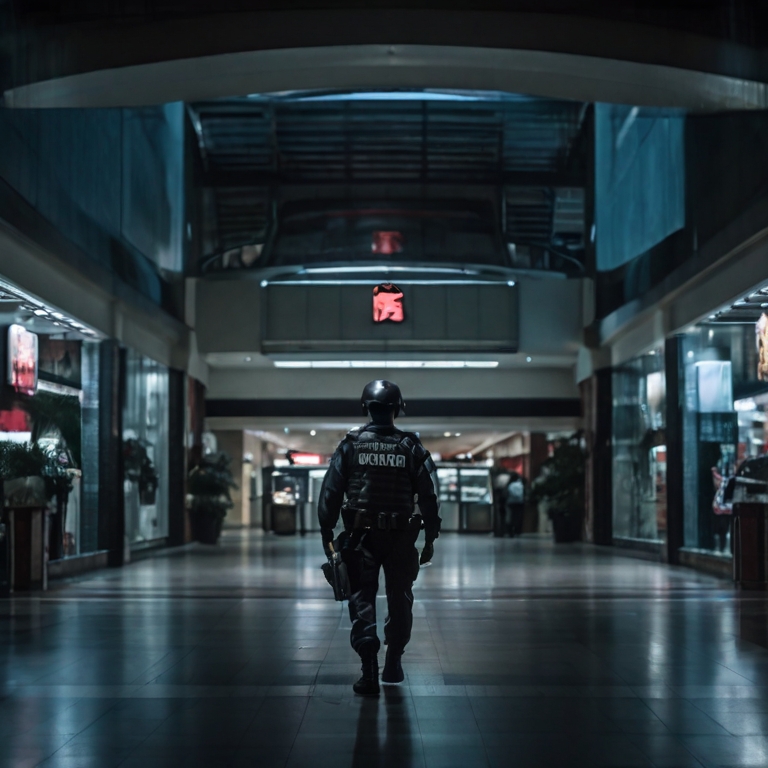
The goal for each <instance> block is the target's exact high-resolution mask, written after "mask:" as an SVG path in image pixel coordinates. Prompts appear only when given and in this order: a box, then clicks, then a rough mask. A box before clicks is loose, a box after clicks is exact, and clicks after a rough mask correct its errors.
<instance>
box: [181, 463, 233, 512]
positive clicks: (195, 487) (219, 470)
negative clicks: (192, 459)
mask: <svg viewBox="0 0 768 768" xmlns="http://www.w3.org/2000/svg"><path fill="white" fill-rule="evenodd" d="M231 464H232V459H231V458H230V457H229V456H228V455H227V454H226V453H224V452H219V453H215V454H210V455H208V456H203V457H202V458H201V459H200V462H199V463H198V465H197V466H196V467H193V468H192V469H191V470H190V472H189V476H188V478H187V490H188V491H189V493H190V494H192V497H193V499H192V510H193V511H194V512H200V513H202V514H210V515H213V516H215V517H220V518H223V517H224V516H225V515H226V514H227V510H228V509H231V508H232V506H233V504H232V497H231V495H230V490H231V489H232V488H237V483H235V480H234V477H233V476H232V470H231Z"/></svg>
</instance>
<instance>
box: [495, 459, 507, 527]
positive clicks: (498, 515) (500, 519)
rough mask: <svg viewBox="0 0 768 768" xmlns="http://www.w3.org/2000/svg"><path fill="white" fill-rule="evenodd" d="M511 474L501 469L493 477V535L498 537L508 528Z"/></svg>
mask: <svg viewBox="0 0 768 768" xmlns="http://www.w3.org/2000/svg"><path fill="white" fill-rule="evenodd" d="M509 480H510V475H509V472H506V471H505V470H503V469H502V470H501V472H499V473H498V474H497V475H496V477H494V478H493V481H492V485H493V516H494V525H493V535H494V536H496V537H497V538H498V537H501V536H504V533H505V531H506V530H507V522H506V520H507V486H508V485H509Z"/></svg>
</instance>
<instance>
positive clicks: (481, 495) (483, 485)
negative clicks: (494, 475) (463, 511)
mask: <svg viewBox="0 0 768 768" xmlns="http://www.w3.org/2000/svg"><path fill="white" fill-rule="evenodd" d="M460 478H461V501H462V502H463V503H465V504H490V503H491V474H490V472H489V471H488V470H487V469H462V470H460Z"/></svg>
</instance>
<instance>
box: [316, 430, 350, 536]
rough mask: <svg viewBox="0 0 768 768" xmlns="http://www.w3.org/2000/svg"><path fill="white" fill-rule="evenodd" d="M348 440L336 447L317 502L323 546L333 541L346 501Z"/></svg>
mask: <svg viewBox="0 0 768 768" xmlns="http://www.w3.org/2000/svg"><path fill="white" fill-rule="evenodd" d="M347 446H348V442H347V441H346V440H344V441H342V443H341V444H340V445H339V447H338V448H337V449H336V451H335V453H334V454H333V457H332V458H331V464H330V466H329V467H328V471H327V472H326V473H325V477H324V478H323V485H322V487H321V488H320V498H319V500H318V503H317V519H318V521H319V523H320V533H321V534H322V537H323V546H324V547H326V551H327V544H328V543H329V542H331V541H333V529H334V528H335V527H336V523H338V522H339V514H340V513H341V505H342V504H343V503H344V493H345V492H346V490H347V480H348V477H347V474H348V470H347V467H348V465H349V462H348V461H347V460H346V459H347V456H346V454H347V451H348V448H347Z"/></svg>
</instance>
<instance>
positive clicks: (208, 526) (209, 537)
mask: <svg viewBox="0 0 768 768" xmlns="http://www.w3.org/2000/svg"><path fill="white" fill-rule="evenodd" d="M189 522H190V527H191V528H192V538H193V539H194V540H195V541H199V542H200V543H201V544H215V543H216V542H217V541H218V540H219V536H221V526H222V523H223V522H224V521H223V520H222V519H221V518H220V517H215V516H214V515H212V514H210V513H208V512H195V511H192V512H190V513H189Z"/></svg>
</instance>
